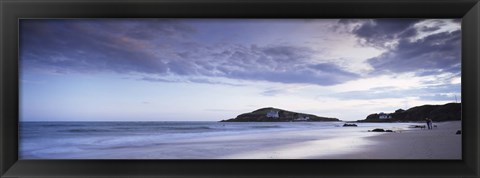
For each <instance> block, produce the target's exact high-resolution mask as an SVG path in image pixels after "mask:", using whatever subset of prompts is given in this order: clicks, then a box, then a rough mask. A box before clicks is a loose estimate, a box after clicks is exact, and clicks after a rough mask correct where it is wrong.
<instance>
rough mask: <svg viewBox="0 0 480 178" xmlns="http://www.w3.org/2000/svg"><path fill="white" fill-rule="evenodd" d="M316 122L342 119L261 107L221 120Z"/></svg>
mask: <svg viewBox="0 0 480 178" xmlns="http://www.w3.org/2000/svg"><path fill="white" fill-rule="evenodd" d="M295 121H304V122H316V121H340V120H338V119H337V118H328V117H319V116H316V115H313V114H305V113H298V112H292V111H287V110H283V109H278V108H272V107H268V108H261V109H258V110H255V111H253V112H250V113H244V114H240V115H238V116H237V117H236V118H232V119H228V120H222V121H221V122H295Z"/></svg>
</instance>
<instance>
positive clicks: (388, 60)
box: [340, 19, 461, 76]
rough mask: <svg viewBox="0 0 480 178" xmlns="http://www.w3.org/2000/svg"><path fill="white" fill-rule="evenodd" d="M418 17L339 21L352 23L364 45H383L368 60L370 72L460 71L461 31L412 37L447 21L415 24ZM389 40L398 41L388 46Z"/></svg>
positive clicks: (355, 32) (437, 28) (434, 72)
mask: <svg viewBox="0 0 480 178" xmlns="http://www.w3.org/2000/svg"><path fill="white" fill-rule="evenodd" d="M421 21H422V20H418V19H374V20H356V21H340V23H341V24H353V23H355V24H356V26H355V28H353V30H352V33H353V34H354V35H356V36H357V37H358V38H360V39H363V40H364V42H365V44H366V45H371V46H376V47H383V48H384V49H387V51H386V52H385V53H383V54H381V55H379V56H377V57H374V58H371V59H368V60H367V62H368V63H369V64H370V65H371V66H372V67H373V68H374V69H375V70H374V71H373V72H372V73H371V74H372V75H376V74H381V73H392V72H393V73H399V72H400V73H401V72H417V74H418V75H421V76H423V75H435V74H439V73H445V72H450V73H459V72H460V61H461V59H460V53H461V48H460V47H461V31H460V30H457V31H453V32H442V33H436V34H435V33H434V34H432V35H429V36H426V37H424V38H421V39H418V40H412V38H413V37H415V36H417V35H418V34H419V33H420V32H422V33H424V32H434V31H437V30H439V29H440V27H441V26H442V25H447V23H459V21H453V22H448V21H444V20H432V21H430V23H432V24H435V26H415V27H414V25H415V24H416V23H418V22H421ZM392 42H396V43H397V44H396V45H394V46H388V45H387V44H390V43H392Z"/></svg>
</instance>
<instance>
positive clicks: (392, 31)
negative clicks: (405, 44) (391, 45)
mask: <svg viewBox="0 0 480 178" xmlns="http://www.w3.org/2000/svg"><path fill="white" fill-rule="evenodd" d="M419 21H420V20H419V19H372V20H343V21H340V23H342V24H349V23H360V24H359V25H357V26H356V27H355V28H353V30H352V33H353V34H355V35H356V36H358V37H359V38H361V39H364V40H366V43H367V44H370V45H374V46H378V47H385V43H386V42H389V41H391V40H393V39H395V38H398V37H399V36H401V37H402V38H407V37H411V36H413V35H415V34H416V31H415V30H410V28H411V27H412V26H413V25H414V24H415V23H417V22H419Z"/></svg>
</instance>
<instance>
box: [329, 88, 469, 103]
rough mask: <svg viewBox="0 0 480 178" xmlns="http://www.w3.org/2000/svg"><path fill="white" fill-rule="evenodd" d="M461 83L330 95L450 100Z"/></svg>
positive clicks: (341, 97) (359, 98) (377, 89)
mask: <svg viewBox="0 0 480 178" xmlns="http://www.w3.org/2000/svg"><path fill="white" fill-rule="evenodd" d="M460 88H461V86H460V84H440V85H432V86H426V87H422V86H419V87H417V88H412V89H398V88H395V87H378V88H372V89H369V90H358V91H348V92H339V93H334V94H330V95H329V96H330V97H335V98H340V99H344V100H370V99H385V98H408V97H416V98H419V99H424V100H450V101H453V100H454V99H455V95H454V94H455V93H458V94H460V91H461V90H460Z"/></svg>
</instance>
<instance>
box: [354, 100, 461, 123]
mask: <svg viewBox="0 0 480 178" xmlns="http://www.w3.org/2000/svg"><path fill="white" fill-rule="evenodd" d="M427 117H428V118H430V119H432V121H436V122H439V121H459V120H461V117H462V107H461V103H447V104H444V105H422V106H416V107H413V108H410V109H407V110H403V109H397V110H396V111H395V112H393V113H383V112H381V113H373V114H370V115H368V116H367V118H365V119H364V120H358V121H357V122H420V121H425V118H427Z"/></svg>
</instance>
